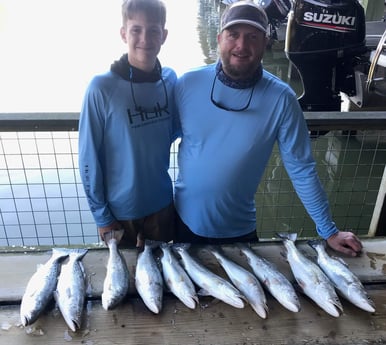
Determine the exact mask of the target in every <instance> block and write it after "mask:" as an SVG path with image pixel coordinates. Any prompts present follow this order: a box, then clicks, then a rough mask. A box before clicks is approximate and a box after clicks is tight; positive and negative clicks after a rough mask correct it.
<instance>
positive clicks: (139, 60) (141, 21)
mask: <svg viewBox="0 0 386 345" xmlns="http://www.w3.org/2000/svg"><path fill="white" fill-rule="evenodd" d="M167 33H168V32H167V30H165V29H164V28H163V26H162V25H161V23H159V22H154V21H149V19H148V18H147V16H146V15H145V13H142V12H138V13H136V14H135V15H133V18H131V19H128V20H127V22H126V26H124V27H122V28H121V37H122V40H123V41H124V42H125V43H126V44H127V47H128V57H129V63H130V64H131V65H132V66H134V67H136V68H139V69H141V70H144V71H151V70H152V69H153V68H154V66H155V61H156V59H157V55H158V53H159V51H160V49H161V45H162V44H163V43H164V42H165V39H166V37H167Z"/></svg>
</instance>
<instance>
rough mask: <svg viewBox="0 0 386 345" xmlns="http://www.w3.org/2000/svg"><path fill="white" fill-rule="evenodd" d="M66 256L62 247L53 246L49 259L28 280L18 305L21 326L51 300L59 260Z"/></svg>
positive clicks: (56, 279)
mask: <svg viewBox="0 0 386 345" xmlns="http://www.w3.org/2000/svg"><path fill="white" fill-rule="evenodd" d="M67 256H68V251H67V250H66V249H63V248H53V249H52V254H51V257H50V259H49V260H48V261H47V262H46V263H45V264H43V265H40V266H39V267H38V269H37V270H36V272H35V273H34V274H33V275H32V277H31V278H30V280H29V281H28V284H27V287H26V289H25V292H24V295H23V297H22V300H21V305H20V320H21V323H22V324H23V326H27V325H31V324H32V323H34V322H35V321H36V320H37V319H38V318H39V316H40V315H41V313H42V312H43V311H44V309H45V308H46V306H47V304H48V303H49V302H50V301H51V299H52V297H53V293H54V291H55V288H56V284H57V282H58V275H59V272H60V264H61V261H62V260H63V259H64V258H66V257H67Z"/></svg>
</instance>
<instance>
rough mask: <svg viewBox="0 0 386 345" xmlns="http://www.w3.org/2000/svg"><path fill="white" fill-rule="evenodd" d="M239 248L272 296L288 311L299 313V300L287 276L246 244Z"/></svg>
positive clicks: (240, 244) (239, 244)
mask: <svg viewBox="0 0 386 345" xmlns="http://www.w3.org/2000/svg"><path fill="white" fill-rule="evenodd" d="M237 246H238V247H239V248H240V250H241V252H242V253H243V254H244V255H245V256H246V258H247V261H248V264H249V266H250V267H251V268H252V270H253V273H254V274H255V275H256V277H257V278H258V279H259V281H260V282H261V284H263V286H264V287H265V288H266V289H267V290H268V291H269V292H270V294H271V295H272V296H273V297H274V298H275V299H276V300H277V301H278V302H279V303H280V304H281V305H282V306H283V307H285V308H286V309H288V310H290V311H292V312H294V313H296V312H298V311H299V310H300V302H299V298H298V295H297V294H296V291H295V289H294V287H293V285H292V284H291V282H290V281H289V280H288V279H287V278H286V276H285V275H284V274H283V273H281V272H280V271H279V270H278V269H277V267H276V266H275V265H274V264H273V263H272V262H270V261H269V260H267V259H265V258H263V257H262V256H260V255H258V254H257V253H256V252H255V251H253V250H252V249H251V248H249V247H248V246H247V245H246V244H245V243H238V244H237Z"/></svg>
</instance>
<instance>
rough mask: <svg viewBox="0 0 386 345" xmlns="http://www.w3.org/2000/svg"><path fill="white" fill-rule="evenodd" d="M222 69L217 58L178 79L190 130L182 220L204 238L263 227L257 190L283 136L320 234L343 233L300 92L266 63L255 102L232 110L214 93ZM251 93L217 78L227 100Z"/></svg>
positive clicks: (182, 167)
mask: <svg viewBox="0 0 386 345" xmlns="http://www.w3.org/2000/svg"><path fill="white" fill-rule="evenodd" d="M215 74H216V70H215V65H214V64H213V65H209V66H205V67H202V68H198V69H196V70H192V71H190V72H187V73H186V74H184V75H183V76H181V77H180V78H179V80H178V81H177V84H176V89H175V95H176V102H177V108H178V112H179V114H180V121H181V127H182V133H183V135H182V141H181V143H180V146H179V154H178V165H179V176H178V179H177V181H176V184H175V204H176V208H177V211H178V213H179V215H180V217H181V219H182V221H183V222H184V223H185V224H186V225H187V226H188V227H189V228H190V229H191V230H192V231H193V232H194V233H195V234H197V235H200V236H204V237H214V238H224V237H237V236H242V235H245V234H247V233H249V232H251V231H253V230H254V229H256V208H255V200H254V195H255V192H256V190H257V187H258V184H259V182H260V180H261V178H262V176H263V173H264V169H265V167H266V164H267V162H268V160H269V158H270V156H271V152H272V149H273V146H274V144H275V143H276V142H277V144H278V147H279V150H280V154H281V157H282V160H283V163H284V166H285V168H286V171H287V172H288V175H289V176H290V178H291V180H292V183H293V186H294V188H295V190H296V192H297V194H298V196H299V197H300V199H301V201H302V202H303V204H304V206H305V208H306V210H307V211H308V213H309V214H310V216H311V217H312V219H313V220H314V222H315V223H316V228H317V231H318V233H319V234H320V235H321V236H322V237H324V238H328V237H329V236H331V235H332V234H333V233H335V232H337V231H338V229H337V228H336V226H335V223H334V222H333V221H332V219H331V214H330V209H329V204H328V201H327V197H326V194H325V192H324V190H323V188H322V185H321V183H320V180H319V178H318V175H317V172H316V169H315V164H316V163H315V161H314V159H313V156H312V152H311V145H310V140H309V134H308V129H307V125H306V122H305V119H304V116H303V113H302V110H301V108H300V106H299V103H298V101H297V99H296V95H295V94H294V92H293V91H292V90H291V89H290V88H289V87H288V85H287V84H285V83H284V82H282V81H281V80H280V79H279V78H277V77H275V76H273V75H272V74H270V73H268V72H267V71H265V70H263V76H262V78H261V79H260V80H259V81H258V82H257V84H256V86H255V88H254V91H253V97H252V100H251V103H250V106H249V107H248V109H247V110H245V111H241V112H237V111H226V110H223V109H220V108H218V107H216V106H215V105H214V104H213V103H212V102H211V99H210V95H211V88H212V83H213V80H214V78H215ZM250 93H251V89H250V88H248V89H235V88H231V87H229V86H226V85H224V84H223V83H222V82H221V81H219V80H217V81H216V85H215V89H214V94H213V96H214V98H215V100H216V101H218V102H221V104H223V105H225V106H227V107H232V108H242V107H243V106H244V105H245V104H247V102H248V98H249V95H250Z"/></svg>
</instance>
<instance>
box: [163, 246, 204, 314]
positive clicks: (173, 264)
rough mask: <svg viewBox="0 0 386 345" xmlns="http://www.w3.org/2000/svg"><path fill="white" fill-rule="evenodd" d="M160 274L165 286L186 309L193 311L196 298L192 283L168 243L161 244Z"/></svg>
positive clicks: (196, 302)
mask: <svg viewBox="0 0 386 345" xmlns="http://www.w3.org/2000/svg"><path fill="white" fill-rule="evenodd" d="M160 247H161V249H162V257H161V264H162V274H163V277H164V281H165V284H166V286H167V287H168V288H169V289H170V291H171V292H172V293H173V294H174V295H175V296H176V297H177V298H178V299H179V300H180V301H181V302H182V303H184V304H185V305H186V306H187V307H188V308H190V309H194V308H195V307H196V305H197V304H198V297H197V294H196V289H195V287H194V284H193V282H192V281H191V279H190V278H189V276H188V274H187V273H186V271H185V270H184V269H183V268H182V266H181V265H180V263H179V261H178V260H177V258H176V257H175V256H174V254H173V253H172V250H171V248H170V245H169V244H168V243H162V244H161V246H160Z"/></svg>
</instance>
